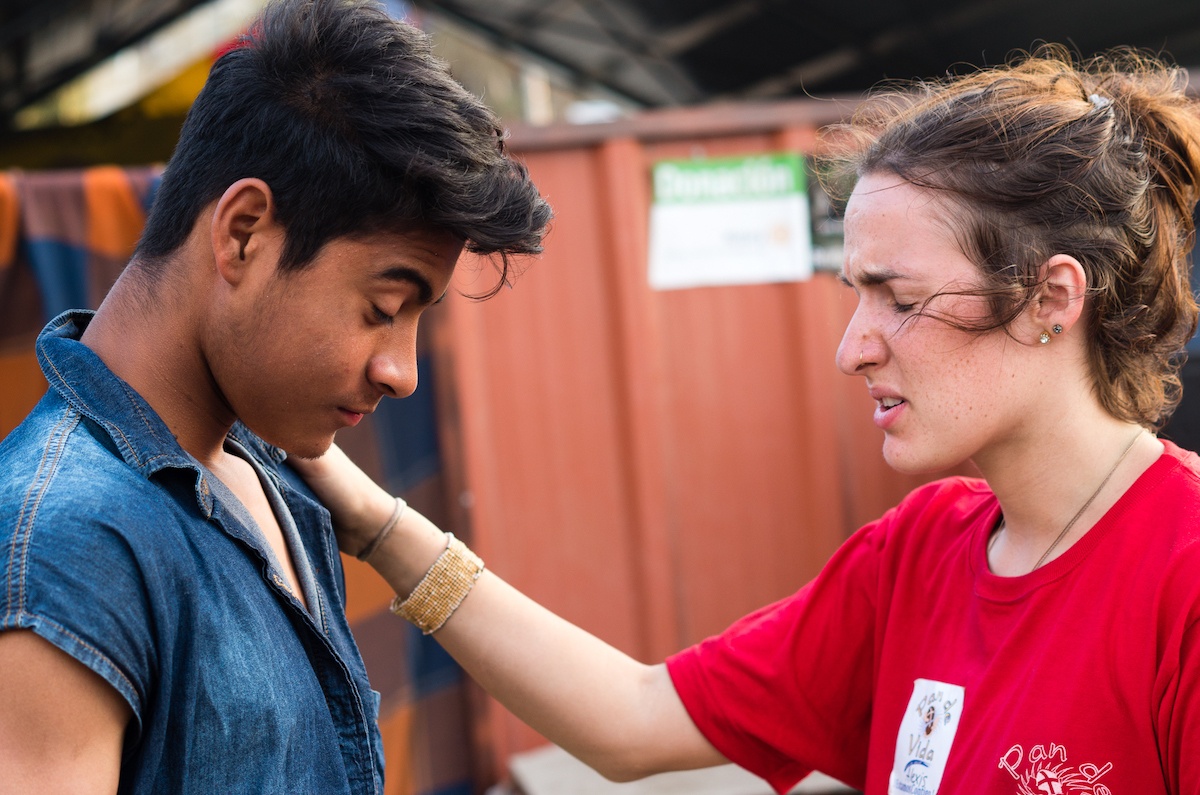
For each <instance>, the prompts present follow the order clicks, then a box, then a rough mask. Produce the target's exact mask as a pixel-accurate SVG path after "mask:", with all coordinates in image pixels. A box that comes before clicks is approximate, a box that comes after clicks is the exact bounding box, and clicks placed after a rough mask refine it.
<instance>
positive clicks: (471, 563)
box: [391, 533, 483, 635]
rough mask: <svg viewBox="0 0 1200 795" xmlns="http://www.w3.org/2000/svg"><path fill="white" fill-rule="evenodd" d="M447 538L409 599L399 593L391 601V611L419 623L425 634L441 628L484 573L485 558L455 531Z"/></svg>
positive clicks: (430, 633)
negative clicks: (472, 549) (403, 597)
mask: <svg viewBox="0 0 1200 795" xmlns="http://www.w3.org/2000/svg"><path fill="white" fill-rule="evenodd" d="M446 539H447V540H446V549H445V551H444V552H442V554H441V555H440V556H438V559H437V560H436V561H435V562H434V564H433V566H432V567H431V568H430V569H429V571H427V572H425V576H424V577H422V578H421V581H420V582H419V583H417V587H416V588H414V589H413V592H412V593H411V594H409V595H408V598H407V599H401V598H400V597H399V596H397V597H396V598H395V599H393V600H392V608H391V609H392V612H393V613H395V614H396V615H398V616H400V617H401V618H405V619H408V620H409V621H411V622H412V623H414V624H416V625H417V627H418V628H419V629H420V630H421V632H423V633H424V634H426V635H432V634H433V633H434V632H437V631H438V630H439V629H441V628H442V625H443V624H445V623H446V621H447V620H448V619H449V618H450V616H452V615H454V611H455V610H457V609H458V606H459V605H461V604H462V601H463V599H466V598H467V594H468V593H470V592H471V588H472V587H474V585H475V581H476V580H478V579H479V575H481V574H483V561H482V560H480V559H479V556H478V555H476V554H475V553H474V552H472V551H471V550H469V549H467V545H466V544H464V543H463V542H461V541H459V540H458V539H457V538H455V537H454V534H453V533H447V534H446Z"/></svg>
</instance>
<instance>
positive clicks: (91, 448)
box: [0, 391, 178, 539]
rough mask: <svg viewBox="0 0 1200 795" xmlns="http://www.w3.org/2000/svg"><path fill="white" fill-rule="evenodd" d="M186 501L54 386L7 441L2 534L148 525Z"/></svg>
mask: <svg viewBox="0 0 1200 795" xmlns="http://www.w3.org/2000/svg"><path fill="white" fill-rule="evenodd" d="M177 502H178V497H177V496H173V495H172V493H171V490H170V489H169V488H168V487H167V484H166V482H165V479H164V478H162V477H159V478H156V479H154V480H150V479H148V478H147V477H146V475H145V473H143V472H141V471H139V470H138V469H135V468H134V467H132V466H130V464H129V463H128V462H127V461H126V460H125V459H124V458H123V457H122V456H121V454H120V453H119V452H118V451H117V449H116V447H115V445H114V443H113V442H112V440H111V439H110V438H109V437H108V435H107V434H106V433H105V432H104V430H103V429H100V428H99V427H98V426H96V425H95V424H94V423H93V422H91V421H89V420H88V419H87V418H86V417H84V416H82V415H81V414H80V413H79V412H78V411H76V410H75V409H74V408H73V407H71V405H70V404H68V403H67V402H66V401H64V400H62V399H61V398H58V397H57V396H56V395H55V394H54V393H53V391H51V392H50V393H48V394H47V395H46V397H44V398H43V399H42V401H41V402H40V403H39V404H38V405H37V407H35V408H34V410H33V411H32V412H30V414H29V415H28V416H27V417H26V418H25V420H24V421H23V422H22V423H21V424H20V425H19V426H17V428H16V429H15V430H13V432H12V433H10V434H9V435H8V436H7V437H6V438H5V439H4V440H3V442H0V536H2V537H4V538H5V539H7V538H8V537H10V536H11V535H12V534H14V533H19V532H22V528H24V529H25V530H28V529H29V528H31V527H33V526H35V524H36V526H37V527H38V528H39V529H43V528H45V529H47V531H48V532H54V533H59V532H69V531H71V530H72V529H73V528H74V529H75V530H76V531H79V530H82V529H83V528H86V527H92V528H94V527H97V526H101V525H104V526H111V527H124V528H128V529H129V531H130V532H135V531H136V530H137V528H140V527H147V526H148V525H149V524H150V523H152V522H153V521H154V520H155V518H156V517H159V516H161V515H162V513H164V512H165V511H169V510H170V509H171V506H172V505H174V504H176V503H177Z"/></svg>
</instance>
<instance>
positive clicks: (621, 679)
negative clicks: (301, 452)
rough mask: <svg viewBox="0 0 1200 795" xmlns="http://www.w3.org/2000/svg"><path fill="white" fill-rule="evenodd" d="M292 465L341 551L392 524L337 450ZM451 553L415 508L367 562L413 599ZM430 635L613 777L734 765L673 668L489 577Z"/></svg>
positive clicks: (499, 694)
mask: <svg viewBox="0 0 1200 795" xmlns="http://www.w3.org/2000/svg"><path fill="white" fill-rule="evenodd" d="M291 463H293V464H294V465H295V466H296V469H297V470H298V471H299V472H300V473H301V474H302V475H303V476H304V478H305V480H306V481H308V483H309V485H310V486H311V487H312V488H313V490H314V491H315V492H316V493H317V494H318V496H320V498H321V499H322V501H324V503H325V505H326V506H327V507H328V508H329V510H330V512H331V513H332V514H333V519H334V527H335V528H336V529H337V533H338V543H339V545H340V546H341V548H342V551H344V552H346V553H348V554H356V553H358V552H360V551H362V550H363V549H365V548H366V547H367V545H368V544H370V542H371V541H372V539H373V538H374V537H375V536H376V534H377V533H378V532H379V528H380V527H382V526H383V525H384V524H386V523H387V521H388V517H389V516H391V515H392V512H393V509H394V506H395V501H394V499H393V498H392V497H391V496H390V495H388V494H387V493H386V492H385V491H383V489H381V488H380V487H379V486H378V485H377V484H376V483H375V482H374V481H372V480H371V479H370V478H369V477H367V475H366V474H365V473H363V472H362V471H361V470H360V469H359V468H358V467H357V466H356V465H355V464H354V463H353V462H352V461H350V459H349V458H347V457H346V455H345V454H344V453H343V452H342V451H341V450H340V449H339V448H338V447H337V446H336V445H335V446H333V447H331V448H330V450H329V452H327V453H326V454H325V455H324V456H322V457H321V458H320V459H315V460H308V461H304V460H302V461H296V460H295V459H291ZM445 549H446V535H445V534H444V533H443V532H442V531H441V530H440V529H438V528H437V527H436V526H435V525H434V524H433V523H432V522H430V521H429V520H428V519H426V518H425V517H424V516H422V515H421V514H420V513H418V512H417V511H415V510H413V509H412V508H408V509H406V510H405V511H404V513H403V515H402V516H401V518H400V521H399V522H398V523H397V524H396V525H395V527H394V529H393V530H392V532H391V533H389V534H388V535H387V536H386V538H385V540H384V542H383V543H382V544H381V545H380V546H379V547H377V548H376V549H375V551H374V552H372V553H371V556H370V558H369V562H370V563H371V565H372V566H373V567H374V568H375V569H376V570H377V571H378V572H379V573H380V574H381V575H382V576H383V577H384V579H385V580H387V582H388V584H389V585H391V587H392V588H393V589H395V591H396V593H397V594H400V595H401V596H407V595H408V594H409V593H411V592H412V590H413V589H414V588H415V587H416V586H417V584H418V583H419V582H420V581H421V579H422V577H424V576H425V573H426V572H427V571H428V570H429V569H430V567H431V566H432V565H433V564H434V562H435V561H436V560H437V559H438V557H439V556H440V555H441V554H442V552H443V551H444V550H445ZM397 620H400V619H397ZM434 637H435V638H436V639H437V640H438V641H439V642H440V643H441V644H442V646H443V647H445V649H446V650H447V651H448V652H450V654H451V655H453V657H454V658H455V659H456V660H458V662H459V664H460V665H462V667H463V668H464V669H465V670H466V671H467V673H469V674H470V675H471V676H472V677H473V678H474V679H475V680H476V681H477V682H479V684H480V685H482V686H483V687H484V689H486V690H487V691H488V692H489V693H491V694H492V695H493V696H495V698H496V699H497V700H499V701H500V703H502V704H504V706H505V707H507V708H508V709H509V710H511V711H512V712H513V714H515V715H516V716H517V717H519V718H520V719H521V720H523V721H525V722H526V723H528V724H529V725H530V726H532V727H533V728H534V729H536V730H537V731H538V732H540V733H541V734H542V735H543V736H544V737H546V738H547V739H549V740H551V741H552V742H554V743H556V744H558V745H560V746H562V747H563V748H565V749H566V750H567V751H569V752H570V753H572V754H573V755H575V756H576V757H578V758H579V759H580V760H582V761H583V762H585V763H586V764H588V765H590V766H591V767H593V768H595V769H596V770H597V771H599V772H600V773H601V774H603V775H604V776H606V777H608V778H611V779H614V780H617V781H627V780H631V779H636V778H641V777H643V776H647V775H651V774H653V773H660V772H664V771H667V770H684V769H690V768H697V767H708V766H711V765H717V764H722V763H724V762H726V761H727V760H726V759H725V757H723V756H722V755H721V754H720V752H719V751H717V750H716V749H715V748H714V747H713V746H712V745H711V744H710V743H709V742H708V740H706V739H705V738H704V736H703V735H702V734H701V733H700V731H699V730H698V729H697V728H696V726H695V724H694V723H693V722H692V720H691V718H690V717H689V716H688V714H687V711H686V710H685V709H684V707H683V703H682V702H681V701H680V700H679V696H678V695H677V694H676V692H675V687H674V685H673V684H672V682H671V679H670V677H669V676H668V674H667V669H666V666H665V665H662V664H659V665H645V664H643V663H640V662H638V661H637V660H634V659H633V658H631V657H629V656H628V655H626V654H624V653H623V652H621V651H619V650H617V649H615V648H613V647H612V646H610V645H608V644H607V643H605V642H603V641H601V640H600V639H598V638H596V637H594V636H593V635H590V634H589V633H587V632H585V631H583V630H582V629H579V628H578V627H576V626H574V625H573V624H570V623H569V622H567V621H564V620H563V619H561V618H559V617H558V616H556V615H554V614H553V613H551V612H550V611H549V610H546V609H545V608H543V607H542V606H541V605H539V604H537V603H535V602H534V601H532V600H531V599H529V598H527V597H525V596H524V595H523V594H521V593H520V592H518V591H517V590H516V589H515V588H513V587H512V586H510V585H508V584H507V583H506V582H504V581H503V580H502V579H500V578H499V577H497V576H496V575H495V574H493V573H491V572H490V571H487V570H485V571H484V573H483V574H482V575H481V576H480V577H479V579H478V580H477V581H476V582H475V585H474V587H473V588H472V590H471V591H470V593H469V594H468V596H467V598H466V599H465V600H463V602H462V604H461V605H460V606H459V607H458V609H457V610H456V611H455V612H454V613H453V615H452V616H451V617H450V619H449V620H448V621H446V623H445V624H444V625H443V626H442V627H441V629H439V630H437V632H436V633H435V634H434Z"/></svg>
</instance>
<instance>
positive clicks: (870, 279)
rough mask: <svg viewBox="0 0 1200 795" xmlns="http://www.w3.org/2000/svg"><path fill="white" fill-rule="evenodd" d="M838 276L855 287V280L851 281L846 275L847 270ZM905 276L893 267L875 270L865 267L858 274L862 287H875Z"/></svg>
mask: <svg viewBox="0 0 1200 795" xmlns="http://www.w3.org/2000/svg"><path fill="white" fill-rule="evenodd" d="M838 278H839V279H841V280H842V283H843V284H845V285H847V286H848V287H853V286H854V282H851V281H850V279H849V278H847V277H846V272H845V271H842V272H841V273H839V274H838ZM903 278H905V276H904V274H902V273H899V272H898V271H894V270H892V269H891V268H877V269H874V270H870V269H865V270H863V271H861V272H860V273H859V274H858V284H859V285H860V286H862V287H874V286H876V285H880V284H887V283H888V282H890V281H893V280H895V279H903Z"/></svg>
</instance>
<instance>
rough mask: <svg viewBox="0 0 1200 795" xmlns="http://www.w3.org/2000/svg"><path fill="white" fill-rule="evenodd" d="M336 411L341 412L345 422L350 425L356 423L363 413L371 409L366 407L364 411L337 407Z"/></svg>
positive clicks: (365, 413) (367, 412) (368, 412)
mask: <svg viewBox="0 0 1200 795" xmlns="http://www.w3.org/2000/svg"><path fill="white" fill-rule="evenodd" d="M338 411H340V412H341V413H342V418H343V419H345V421H346V422H347V424H349V425H352V426H353V425H358V423H359V422H361V421H362V418H363V417H364V416H365V415H367V414H370V413H371V409H367V410H365V411H355V410H354V409H348V408H339V409H338Z"/></svg>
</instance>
